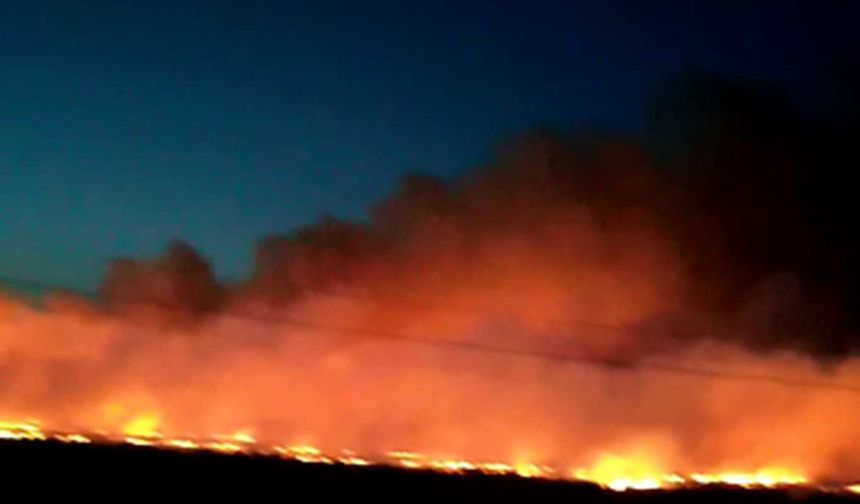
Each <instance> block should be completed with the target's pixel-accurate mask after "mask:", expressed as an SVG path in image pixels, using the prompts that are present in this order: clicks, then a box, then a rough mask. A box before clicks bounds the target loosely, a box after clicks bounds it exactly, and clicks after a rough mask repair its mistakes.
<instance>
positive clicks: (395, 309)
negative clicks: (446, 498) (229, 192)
mask: <svg viewBox="0 0 860 504" xmlns="http://www.w3.org/2000/svg"><path fill="white" fill-rule="evenodd" d="M742 103H745V102H742ZM733 104H734V105H733ZM735 105H736V106H738V107H740V105H737V104H736V103H735V102H734V101H732V100H728V101H727V102H726V104H725V106H727V107H728V106H735ZM743 113H747V116H748V120H749V121H751V122H750V124H751V125H752V126H749V128H744V127H740V126H737V123H736V122H733V123H732V125H733V126H732V127H733V128H735V129H733V130H731V132H732V133H733V136H732V135H729V136H728V137H727V136H726V135H722V136H720V137H719V139H718V140H719V141H717V140H714V139H712V138H710V137H708V134H709V133H708V132H700V133H701V135H703V137H702V138H705V139H706V140H702V139H701V138H700V139H698V140H695V139H694V140H695V141H693V140H691V141H690V142H689V145H690V147H689V148H688V149H686V150H684V151H683V152H677V153H675V155H673V156H672V157H671V159H668V160H667V159H664V158H662V157H660V156H659V155H657V154H655V153H652V152H650V151H649V150H648V149H647V148H646V147H643V146H642V145H640V144H638V143H637V142H633V141H628V140H624V141H622V140H616V139H612V140H588V141H572V140H569V139H566V138H563V137H559V136H555V135H548V134H538V135H533V136H528V137H526V138H525V139H523V140H521V141H519V142H515V143H513V144H512V145H510V146H508V147H506V148H505V149H503V150H502V151H501V152H500V153H499V154H498V156H497V157H496V158H495V159H494V160H493V161H492V162H491V163H489V165H488V166H486V167H483V168H481V169H478V170H476V171H475V172H473V173H470V174H468V175H465V176H463V177H462V178H460V179H458V180H454V181H447V182H444V181H440V180H436V179H433V178H429V177H425V176H417V175H416V176H413V177H410V178H409V179H407V180H406V181H404V183H403V185H402V187H401V188H400V189H399V190H398V191H397V192H396V193H395V194H392V195H391V196H390V197H388V198H386V199H385V200H384V201H382V202H380V203H379V204H378V205H376V206H375V207H374V208H373V210H372V212H371V218H370V220H369V222H346V221H341V220H337V219H333V218H324V219H322V220H321V221H320V222H319V223H317V224H314V225H310V226H308V227H306V228H303V229H299V230H297V231H295V232H293V233H291V234H289V235H284V236H272V237H269V238H267V239H265V240H263V241H262V243H261V244H260V245H259V246H258V248H257V253H256V262H255V264H254V269H253V273H252V275H251V276H250V278H248V279H247V280H244V281H241V282H235V283H220V282H218V281H216V279H215V278H214V276H213V274H212V272H211V270H210V268H209V266H208V264H207V262H206V261H205V259H204V258H202V257H201V256H200V255H199V254H198V253H197V252H196V251H195V250H194V249H193V248H192V247H190V246H188V245H186V244H183V243H180V242H177V243H175V244H173V245H171V246H170V247H169V249H168V250H167V251H166V253H165V255H164V256H163V257H161V258H156V259H154V260H118V261H116V262H114V263H112V264H111V265H110V266H109V268H108V270H107V273H106V275H105V278H104V281H103V282H102V285H101V288H100V289H99V291H98V292H92V293H90V292H85V291H78V292H70V291H66V292H55V293H53V294H50V295H46V296H44V297H42V298H41V299H40V300H39V301H38V302H33V301H32V300H30V301H25V300H23V299H22V298H17V297H14V296H12V295H11V294H10V295H8V296H5V297H2V298H0V420H3V422H4V423H2V424H0V438H2V439H7V440H20V441H26V440H30V441H45V440H53V441H56V442H62V443H73V444H91V443H96V444H99V443H107V444H114V443H122V444H131V445H144V446H149V447H157V448H162V449H167V450H174V451H201V452H223V453H245V454H259V455H267V456H271V457H277V458H285V459H290V460H296V461H303V462H311V463H320V464H334V465H339V464H340V465H355V466H365V465H391V466H396V467H402V468H412V469H425V470H435V471H441V472H450V473H470V474H472V473H475V474H493V475H500V476H505V475H508V476H510V475H519V476H523V477H540V478H548V479H560V480H571V481H573V480H581V481H586V482H594V483H598V484H600V485H602V486H605V487H607V488H610V489H613V490H626V489H654V488H687V487H690V486H696V485H708V484H729V485H737V486H741V487H784V486H791V487H797V486H801V487H817V488H823V489H833V490H834V491H836V490H838V491H845V492H848V491H850V489H854V491H856V490H857V487H856V484H857V483H858V479H860V358H858V356H857V348H858V346H860V345H858V343H860V341H858V339H857V334H858V333H857V327H858V325H857V318H856V317H857V313H858V312H857V309H856V308H857V306H856V305H857V299H858V296H857V295H856V294H857V292H856V287H857V285H858V283H857V282H856V280H857V278H856V269H855V268H853V262H854V260H855V258H856V257H857V255H856V253H857V252H858V247H857V239H856V234H855V233H849V232H846V229H847V228H846V227H845V226H844V222H842V221H841V220H840V219H845V214H844V213H843V212H842V211H843V210H844V208H846V207H847V203H846V202H844V201H843V200H841V199H839V197H837V196H838V195H837V196H834V194H836V192H838V191H844V190H845V189H844V187H843V186H842V183H841V182H840V179H838V178H834V176H833V174H832V173H829V172H827V170H826V169H823V168H821V166H822V165H826V163H827V160H828V159H831V157H832V156H836V155H837V154H833V152H834V145H835V146H837V147H838V146H839V145H842V144H840V143H839V141H838V140H839V139H838V138H835V137H834V138H828V140H827V141H826V142H825V141H824V140H821V138H820V135H819V136H816V137H815V138H816V139H815V141H814V142H812V141H809V142H806V141H799V140H798V139H799V138H800V139H804V138H807V137H808V135H807V133H808V130H807V129H805V128H809V127H810V126H809V125H806V124H805V123H802V122H801V121H800V119H797V120H796V121H794V122H792V120H786V119H785V118H784V117H780V120H778V121H765V122H761V121H759V122H756V118H758V116H757V115H756V114H752V113H749V111H746V110H745V109H743V107H741V109H739V111H738V114H740V115H739V117H747V116H744V115H743ZM769 113H770V112H769ZM733 117H734V116H733ZM741 125H743V121H741ZM815 131H816V132H820V130H819V129H815ZM723 133H725V132H723ZM708 139H710V140H708ZM697 142H698V143H697ZM823 146H826V149H825V147H823ZM822 152H824V153H826V155H825V154H823V153H822ZM836 152H838V153H842V151H839V150H838V149H836ZM839 155H841V154H839ZM828 156H831V157H828ZM855 156H856V155H855ZM691 167H692V168H691ZM693 169H695V170H693ZM692 172H694V173H695V177H692V176H690V175H689V174H690V173H692ZM834 191H836V192H834ZM840 205H841V206H840ZM852 484H854V485H855V486H853V487H852V486H850V485H852Z"/></svg>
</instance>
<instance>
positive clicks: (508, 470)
mask: <svg viewBox="0 0 860 504" xmlns="http://www.w3.org/2000/svg"><path fill="white" fill-rule="evenodd" d="M158 425H159V422H158V419H157V417H156V416H153V415H151V414H145V415H140V416H136V417H134V419H133V420H131V421H130V422H128V423H127V424H126V425H125V426H124V427H123V429H122V431H121V432H119V433H117V434H115V435H110V434H109V433H107V432H105V431H102V433H101V436H103V437H104V439H103V440H102V441H100V442H103V443H116V442H119V443H126V444H129V445H133V446H145V447H152V448H159V449H169V450H181V451H210V452H216V453H222V454H227V455H229V454H239V453H243V454H272V455H275V456H278V457H281V458H283V459H286V460H294V461H298V462H304V463H312V464H342V465H354V466H369V465H395V466H399V467H402V468H404V469H410V470H428V471H437V472H442V473H457V474H463V473H482V474H487V475H516V476H520V477H523V478H545V479H568V480H572V481H584V482H590V483H594V484H597V485H600V486H601V487H603V488H606V489H609V490H613V491H618V492H624V491H636V490H656V489H671V488H678V487H687V486H695V485H730V486H737V487H742V488H748V489H751V488H778V487H796V486H809V487H816V485H814V483H813V482H811V481H810V479H809V478H808V477H807V476H805V475H804V474H803V473H802V472H799V471H795V470H791V469H788V468H781V467H765V468H761V469H757V470H751V471H739V470H726V471H719V472H713V473H692V474H689V475H683V474H679V473H674V472H666V471H664V470H663V469H662V468H661V464H659V463H657V462H656V460H657V459H656V458H655V459H649V457H648V456H647V455H643V454H641V453H633V454H627V455H618V454H614V453H603V454H600V455H599V456H597V457H596V458H595V459H594V461H593V463H592V464H591V465H589V466H588V467H580V468H576V469H572V470H569V471H567V472H564V471H559V470H557V469H556V468H553V467H550V466H546V465H541V464H536V463H533V462H528V461H519V462H516V463H506V462H486V461H484V462H480V461H469V460H465V459H455V458H434V457H431V456H429V455H426V454H422V453H419V452H413V451H406V450H392V451H388V452H386V453H385V454H384V456H383V457H382V458H379V459H376V460H374V459H373V458H372V457H362V456H360V455H359V454H358V453H357V452H355V451H354V450H350V449H344V450H341V451H340V453H339V455H327V454H326V453H324V452H323V450H322V449H321V448H319V447H317V446H313V445H310V444H295V445H283V446H278V445H276V446H270V447H267V446H266V445H263V444H260V443H259V442H258V441H257V440H256V438H255V437H254V436H253V435H252V434H251V433H250V430H247V429H243V430H239V431H236V432H234V433H233V434H230V435H227V436H223V435H221V436H214V437H213V439H211V440H201V441H195V440H191V439H189V438H182V437H175V438H174V437H167V436H165V435H163V434H161V433H160V432H159V431H158V430H157V427H158ZM0 440H7V441H10V440H11V441H58V442H62V443H77V444H89V443H94V442H96V441H95V440H94V439H93V438H92V437H91V436H88V435H85V434H81V433H64V432H48V431H45V430H44V429H43V428H42V426H41V423H40V422H36V421H32V420H31V421H22V422H14V421H3V422H0ZM559 474H568V476H566V477H559V476H558V475H559ZM817 488H819V489H821V490H827V491H833V490H835V491H843V492H850V493H856V494H860V484H850V485H845V486H841V487H835V488H834V487H825V486H817Z"/></svg>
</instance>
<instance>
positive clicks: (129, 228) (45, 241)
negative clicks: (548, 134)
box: [0, 0, 858, 285]
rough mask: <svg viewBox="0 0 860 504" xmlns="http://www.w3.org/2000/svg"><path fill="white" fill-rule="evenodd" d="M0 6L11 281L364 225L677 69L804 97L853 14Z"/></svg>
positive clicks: (656, 8)
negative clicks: (381, 205) (370, 214)
mask: <svg viewBox="0 0 860 504" xmlns="http://www.w3.org/2000/svg"><path fill="white" fill-rule="evenodd" d="M849 3H850V2H844V3H843V5H846V6H847V5H848V4H849ZM748 4H754V5H753V6H750V5H748ZM2 5H3V14H2V16H0V274H5V275H10V274H14V275H17V276H21V277H28V278H35V279H38V280H40V281H46V282H56V283H64V284H75V285H86V284H91V283H93V282H95V280H96V276H97V274H98V271H99V263H98V261H97V260H96V259H92V258H87V257H86V256H84V255H79V254H72V253H70V252H67V251H62V250H60V248H72V249H82V250H85V251H91V252H94V253H98V254H104V255H112V254H147V253H153V252H155V251H157V250H159V249H160V248H161V247H162V246H163V245H164V244H165V243H166V242H167V241H168V240H169V239H171V238H173V237H182V238H184V239H186V240H188V241H189V242H191V243H192V244H194V245H195V246H197V247H199V248H200V249H201V250H202V251H203V252H204V253H205V254H206V255H207V256H209V257H210V258H212V259H213V261H214V264H215V265H216V267H217V269H218V271H219V273H221V274H222V275H226V276H236V275H240V274H242V273H243V272H244V271H245V270H246V268H247V264H248V262H249V258H250V253H251V249H252V244H253V242H254V241H255V240H256V239H257V238H259V237H260V236H262V235H264V234H267V233H271V232H276V231H288V230H289V229H291V228H293V227H295V226H296V225H298V224H300V223H304V222H308V221H310V220H313V219H315V218H316V217H317V216H319V215H320V214H321V213H323V212H330V213H333V214H335V215H338V216H344V217H353V218H360V217H361V216H363V214H364V211H365V209H366V208H367V205H368V204H369V203H371V202H372V201H374V200H375V199H377V198H379V197H380V196H381V195H383V194H384V193H386V192H387V191H389V190H391V189H392V187H393V186H394V185H395V184H396V182H397V180H398V177H399V175H400V174H402V173H403V172H404V171H409V170H416V169H418V170H423V171H428V172H433V173H437V174H440V175H443V176H450V175H453V174H456V173H458V172H461V171H462V170H464V169H466V168H468V167H470V166H472V165H474V164H476V163H478V162H480V161H481V160H483V159H485V156H486V155H487V153H488V152H489V149H490V148H491V147H492V145H494V143H495V142H497V141H498V140H499V139H500V138H503V137H505V136H508V135H511V134H513V133H515V132H517V131H521V130H523V129H526V128H528V127H530V126H534V125H537V124H541V123H546V122H550V123H555V124H560V123H561V124H574V125H597V126H600V127H602V128H610V129H620V130H624V131H632V132H635V131H637V130H638V129H639V128H641V124H640V123H641V118H640V113H641V108H642V106H643V104H644V102H645V101H646V100H647V97H648V95H649V93H651V92H652V90H653V88H654V86H657V85H659V84H660V83H661V82H664V81H666V80H668V79H671V77H672V76H673V75H676V74H678V73H679V72H681V71H683V70H685V69H687V68H691V67H692V68H699V69H706V70H712V71H717V72H721V73H725V74H729V75H737V76H742V77H748V78H755V79H766V80H770V81H774V82H776V83H779V84H780V85H784V86H786V87H787V88H789V89H791V90H793V91H795V92H797V93H799V94H801V95H803V94H804V93H809V92H810V90H814V89H816V85H817V83H816V81H815V78H816V77H815V76H817V75H819V72H820V70H821V68H822V67H823V66H824V65H826V64H828V63H829V59H830V58H837V59H838V57H839V51H840V50H842V49H843V48H848V47H850V46H851V44H852V43H853V42H854V40H852V37H856V32H857V21H858V18H857V16H856V15H852V14H851V13H848V12H837V11H834V10H833V9H830V11H831V12H827V11H825V9H824V7H823V3H822V2H813V1H809V2H799V3H797V4H794V3H793V2H788V1H778V2H730V1H726V2H710V3H708V2H704V1H701V2H700V1H690V2H667V1H662V2H661V1H657V2H635V1H629V2H608V1H600V2H575V1H565V2H536V1H521V2H506V1H488V2H478V1H459V2H448V1H425V2H410V1H397V2H365V1H362V2H351V3H347V2H308V1H298V2H289V1H286V0H282V1H273V2H260V1H241V2H239V1H236V2H217V1H196V2H187V1H178V0H172V1H163V2H162V1H155V0H141V1H114V2H107V1H105V2H96V1H92V2H70V1H63V2H51V1H47V0H43V1H39V2H32V1H20V2H19V1H5V2H2ZM854 10H855V11H856V9H854Z"/></svg>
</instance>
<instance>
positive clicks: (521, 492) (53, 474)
mask: <svg viewBox="0 0 860 504" xmlns="http://www.w3.org/2000/svg"><path fill="white" fill-rule="evenodd" d="M0 484H2V487H3V489H4V492H3V493H2V494H0V502H23V501H25V500H30V499H32V498H35V497H36V496H37V495H39V494H44V493H50V494H52V495H54V496H59V497H61V498H63V499H64V500H66V499H69V498H72V497H74V498H75V501H78V500H81V501H83V502H90V501H92V500H94V499H98V500H108V499H110V500H111V501H126V500H129V499H130V498H133V500H140V499H141V498H142V497H144V496H147V497H148V498H147V500H150V499H157V500H158V501H159V502H160V501H164V500H166V501H168V502H175V501H177V500H186V499H187V500H194V501H199V500H201V499H211V498H213V497H214V498H218V499H219V500H223V499H225V498H236V497H240V498H242V499H243V500H248V499H251V498H265V499H267V500H272V501H282V502H295V501H311V502H320V501H325V502H329V501H347V500H349V501H358V502H363V501H369V502H415V501H419V502H426V501H445V500H447V501H452V500H453V501H457V502H459V501H470V502H522V503H530V502H601V503H635V504H638V503H646V504H647V503H678V504H680V503H686V502H704V503H717V502H720V503H723V502H733V503H783V502H798V503H799V502H803V503H813V502H814V503H836V502H860V498H855V497H851V496H845V495H834V494H825V493H815V492H805V491H798V490H790V491H789V490H756V491H750V490H741V489H737V488H719V487H714V488H707V489H681V490H673V491H669V492H661V491H654V492H634V493H615V492H607V491H603V490H601V489H600V488H598V487H596V486H594V485H589V484H574V483H561V482H552V481H545V480H535V479H524V478H518V477H503V476H482V475H445V474H438V473H433V472H423V471H404V470H399V469H396V468H387V467H357V466H343V465H332V466H326V465H316V464H303V463H299V462H287V461H283V460H280V459H276V458H271V457H262V456H243V455H220V454H213V453H200V452H195V453H183V452H173V451H167V450H157V449H151V448H138V447H131V446H99V445H68V444H61V443H55V442H0ZM17 490H23V491H24V492H25V493H19V492H18V491H17ZM4 494H5V495H6V496H7V497H5V498H4V497H2V495H4ZM9 495H15V496H21V497H17V498H14V499H12V498H8V496H9ZM23 496H26V497H29V498H28V499H24V498H23ZM150 496H151V497H150Z"/></svg>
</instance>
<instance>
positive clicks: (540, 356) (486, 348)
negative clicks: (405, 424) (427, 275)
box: [0, 275, 860, 394]
mask: <svg viewBox="0 0 860 504" xmlns="http://www.w3.org/2000/svg"><path fill="white" fill-rule="evenodd" d="M0 285H5V286H7V287H12V288H17V289H27V290H41V291H59V292H66V293H70V294H74V295H76V296H79V297H82V298H87V299H93V300H100V299H102V300H103V299H105V298H107V299H108V300H112V301H117V302H122V303H130V304H138V305H144V306H150V307H154V308H156V309H161V310H169V311H179V312H183V313H192V314H193V313H199V314H204V313H207V312H210V313H215V314H217V315H219V316H224V317H230V318H238V319H242V320H250V321H255V322H260V323H266V324H273V325H275V324H281V325H289V326H293V327H300V328H303V329H310V330H315V331H321V332H329V333H339V334H355V335H361V336H366V337H370V338H376V339H384V340H389V341H396V342H400V343H408V344H418V345H426V346H434V347H440V348H448V349H453V350H458V351H467V352H478V353H487V354H496V355H506V356H513V357H522V358H530V359H537V360H543V361H548V362H559V363H565V364H571V365H577V366H587V367H595V368H601V369H606V370H610V371H648V372H657V373H668V374H677V375H688V376H698V377H704V378H715V379H724V380H741V381H756V382H764V383H771V384H775V385H781V386H789V387H798V388H816V389H829V390H837V391H842V392H849V393H855V394H860V386H858V385H853V384H847V383H838V382H826V381H813V380H804V379H800V378H791V377H784V376H775V375H764V374H755V373H748V372H740V371H727V370H718V369H704V368H697V367H692V366H681V365H675V364H668V363H662V362H654V361H645V362H637V363H631V362H629V361H625V360H620V359H609V358H598V357H594V356H587V355H581V354H571V353H551V352H539V351H535V350H529V349H520V348H510V347H498V346H492V345H485V344H482V343H476V342H468V341H450V340H440V339H432V338H422V337H416V336H411V335H407V334H403V333H396V332H388V331H380V330H376V329H369V328H360V327H344V326H336V325H329V324H325V323H320V322H317V321H312V320H305V319H300V318H295V317H290V316H281V315H278V316H274V315H261V314H255V313H244V312H236V311H230V310H220V311H219V310H207V309H193V308H189V307H187V306H179V305H175V304H171V303H165V302H159V301H156V300H150V299H143V298H131V297H123V296H116V295H109V294H106V293H102V294H100V293H98V292H95V291H91V290H90V291H88V290H84V289H68V288H62V287H59V286H55V285H50V284H47V283H43V282H38V281H33V280H27V279H21V278H15V277H9V276H2V275H0Z"/></svg>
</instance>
